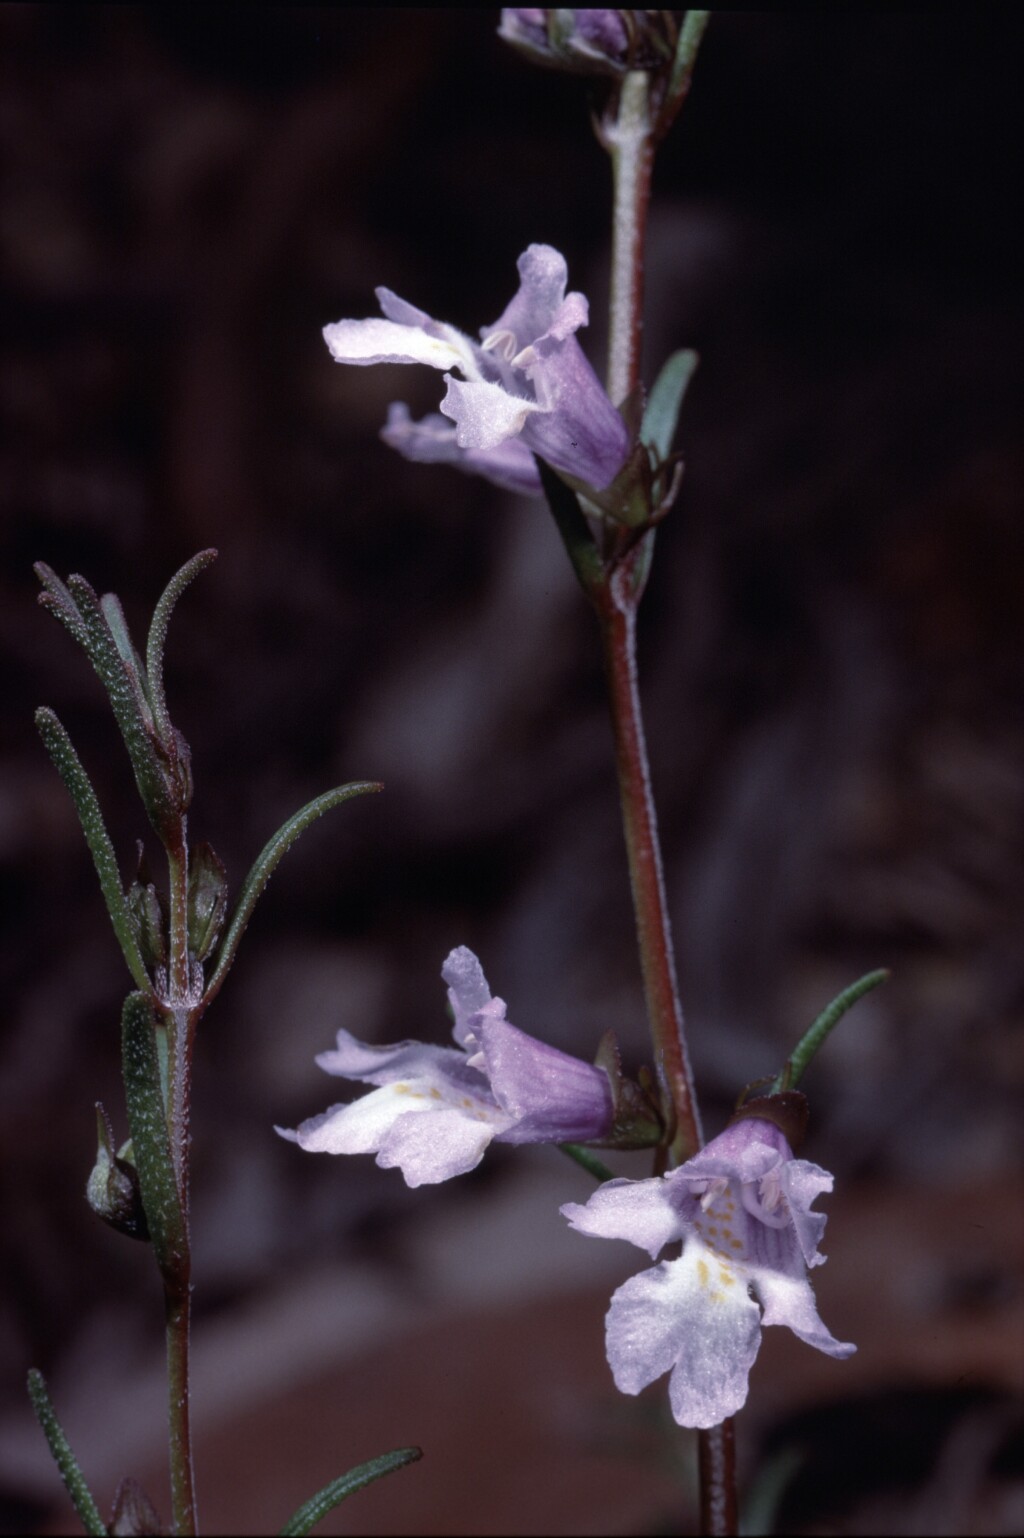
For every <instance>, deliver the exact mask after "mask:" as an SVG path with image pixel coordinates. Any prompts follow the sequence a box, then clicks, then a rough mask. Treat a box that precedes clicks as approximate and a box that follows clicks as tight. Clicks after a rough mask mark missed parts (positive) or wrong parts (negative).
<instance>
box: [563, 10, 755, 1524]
mask: <svg viewBox="0 0 1024 1538" xmlns="http://www.w3.org/2000/svg"><path fill="white" fill-rule="evenodd" d="M693 14H694V21H695V25H694V27H693V28H692V29H691V31H692V32H693V37H692V38H691V37H690V35H689V32H688V33H687V49H688V52H687V49H684V50H683V52H684V54H685V55H686V57H685V58H684V60H683V69H682V73H681V78H680V81H679V83H678V89H677V95H678V101H677V102H676V110H677V109H678V105H679V104H681V102H682V100H683V98H684V96H685V94H686V89H688V86H689V77H690V74H691V73H692V69H693V60H694V58H695V56H696V49H697V45H698V44H699V41H700V37H701V34H702V32H703V29H704V25H705V24H706V15H705V13H703V12H698V13H693ZM688 19H689V18H688ZM653 117H654V113H653V111H652V103H651V97H650V81H649V79H648V77H647V76H646V74H644V73H642V72H640V71H635V72H630V73H629V74H628V75H627V76H626V77H625V79H624V80H623V82H622V87H621V90H620V92H619V96H618V101H617V111H616V116H615V119H614V121H613V122H609V121H608V120H607V119H606V120H605V122H604V124H603V125H602V137H603V139H604V142H605V144H606V146H607V148H608V150H609V153H610V154H611V158H612V172H613V185H614V199H615V200H614V209H613V217H612V279H611V309H610V317H609V345H608V394H609V396H610V397H611V399H612V401H613V402H614V403H615V404H616V405H621V403H622V402H623V401H624V400H625V399H626V397H627V396H628V395H630V394H631V392H632V391H633V390H635V389H636V387H637V385H638V383H639V380H640V358H641V347H642V340H643V291H644V251H645V242H646V235H647V211H648V205H649V203H650V194H651V177H652V173H653V169H654V151H655V143H656V129H655V124H654V122H653ZM665 126H667V124H666V125H665ZM652 538H653V533H652V532H651V533H648V534H647V535H646V537H645V538H644V539H643V540H641V541H640V542H639V543H638V544H636V545H634V546H633V548H632V549H631V550H629V551H627V552H626V553H624V554H621V555H620V556H619V558H618V559H617V560H616V559H615V558H614V557H613V560H612V564H611V568H610V571H609V577H608V580H607V582H606V583H603V584H600V585H598V586H597V587H596V589H595V590H594V591H593V601H594V603H595V607H596V608H597V612H598V618H599V620H600V624H601V634H602V639H603V642H604V656H605V668H606V672H607V677H608V690H609V697H610V701H611V711H612V728H613V732H614V737H615V762H616V768H617V770H618V778H619V795H620V799H621V802H622V817H623V824H624V829H625V836H626V850H627V855H628V859H629V876H630V884H631V886H632V891H633V907H634V910H635V913H636V925H637V937H638V940H639V945H640V961H641V967H642V970H643V978H644V993H645V996H646V1000H647V1012H648V1018H649V1020H650V1025H651V1034H652V1039H653V1043H654V1052H655V1067H656V1071H657V1074H658V1079H659V1083H660V1086H661V1091H662V1096H663V1099H664V1100H665V1109H666V1112H668V1113H669V1114H672V1115H674V1127H673V1128H672V1129H671V1141H670V1143H669V1147H668V1151H667V1159H668V1164H669V1167H670V1168H674V1167H676V1166H678V1165H679V1164H681V1163H684V1162H685V1160H686V1159H687V1158H689V1157H690V1155H692V1154H694V1153H696V1151H697V1149H698V1148H700V1146H701V1144H702V1142H703V1136H702V1132H701V1125H700V1112H699V1110H698V1107H697V1100H696V1095H695V1092H694V1084H693V1073H692V1070H691V1067H690V1062H689V1056H688V1053H687V1047H686V1034H685V1028H684V1024H683V1012H682V1005H681V1003H680V999H679V987H678V984H677V981H676V972H675V961H674V957H673V950H672V936H671V929H670V924H669V917H668V908H667V904H666V900H665V882H664V875H663V869H662V858H661V846H660V843H659V840H658V828H657V821H656V817H655V811H654V799H653V795H652V792H651V783H650V772H649V766H648V760H647V747H646V742H645V739H644V729H643V718H642V716H641V712H640V696H639V691H638V687H637V676H636V610H637V605H638V604H639V601H640V597H641V594H642V591H643V585H644V579H645V573H646V569H647V565H648V562H649V557H650V549H649V545H650V540H651V539H652ZM698 1447H699V1470H700V1490H701V1497H700V1499H701V1532H702V1533H706V1534H714V1535H716V1538H718V1535H726V1534H733V1533H735V1532H736V1531H737V1510H736V1452H735V1439H734V1433H733V1424H732V1421H731V1420H730V1421H725V1422H724V1423H723V1424H722V1425H721V1426H715V1427H713V1428H712V1429H711V1430H710V1431H702V1432H701V1433H700V1437H699V1442H698Z"/></svg>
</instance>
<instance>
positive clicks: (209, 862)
mask: <svg viewBox="0 0 1024 1538" xmlns="http://www.w3.org/2000/svg"><path fill="white" fill-rule="evenodd" d="M227 907H228V880H227V872H226V871H225V869H224V866H223V864H222V862H221V861H220V859H219V858H218V856H217V855H215V854H214V852H213V850H212V849H211V848H210V846H209V844H207V843H202V844H199V845H197V847H196V850H195V853H194V854H193V856H192V868H191V870H190V871H189V874H188V948H189V950H190V951H191V952H192V955H193V956H194V957H195V959H196V961H205V960H206V957H207V956H209V954H210V952H211V951H212V950H213V947H214V946H215V945H216V943H217V940H218V938H219V937H220V931H221V926H222V925H223V923H224V915H225V913H226V912H227Z"/></svg>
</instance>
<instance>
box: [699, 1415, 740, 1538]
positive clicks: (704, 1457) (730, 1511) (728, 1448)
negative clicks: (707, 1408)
mask: <svg viewBox="0 0 1024 1538" xmlns="http://www.w3.org/2000/svg"><path fill="white" fill-rule="evenodd" d="M697 1435H698V1441H697V1458H698V1463H699V1467H700V1530H701V1532H702V1533H704V1534H706V1535H707V1538H732V1534H734V1533H737V1532H738V1531H739V1518H738V1514H737V1510H736V1433H735V1430H734V1428H733V1423H732V1421H731V1420H727V1421H723V1422H722V1424H721V1425H720V1426H712V1427H711V1429H710V1431H701V1432H698V1434H697Z"/></svg>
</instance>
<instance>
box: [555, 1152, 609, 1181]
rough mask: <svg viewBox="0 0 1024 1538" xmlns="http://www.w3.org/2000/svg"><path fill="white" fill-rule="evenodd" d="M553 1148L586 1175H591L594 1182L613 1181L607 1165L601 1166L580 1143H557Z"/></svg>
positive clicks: (598, 1160)
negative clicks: (565, 1155)
mask: <svg viewBox="0 0 1024 1538" xmlns="http://www.w3.org/2000/svg"><path fill="white" fill-rule="evenodd" d="M555 1146H556V1147H557V1148H559V1149H561V1151H562V1153H564V1154H567V1155H568V1157H569V1158H570V1159H572V1160H574V1161H575V1163H577V1164H578V1165H579V1166H580V1168H581V1169H585V1170H586V1172H587V1174H588V1175H593V1177H594V1179H595V1180H597V1181H599V1182H601V1183H603V1182H604V1181H606V1180H614V1179H615V1176H614V1175H613V1174H612V1172H611V1170H610V1169H609V1168H608V1166H607V1164H602V1163H601V1161H600V1159H597V1158H595V1157H594V1155H593V1154H592V1153H591V1152H590V1149H589V1148H584V1147H583V1145H582V1143H558V1144H556V1145H555Z"/></svg>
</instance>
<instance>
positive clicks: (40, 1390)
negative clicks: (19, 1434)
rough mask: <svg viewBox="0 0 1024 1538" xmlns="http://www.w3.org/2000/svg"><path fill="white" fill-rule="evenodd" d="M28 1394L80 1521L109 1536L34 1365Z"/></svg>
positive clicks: (91, 1531) (93, 1532)
mask: <svg viewBox="0 0 1024 1538" xmlns="http://www.w3.org/2000/svg"><path fill="white" fill-rule="evenodd" d="M28 1397H29V1398H30V1399H31V1401H32V1408H33V1410H35V1412H36V1416H37V1417H38V1420H39V1424H40V1426H42V1428H43V1435H44V1436H45V1438H46V1440H47V1442H48V1443H49V1446H50V1451H51V1453H52V1454H53V1461H54V1462H55V1463H56V1465H57V1467H58V1469H59V1470H60V1477H61V1479H63V1481H64V1484H65V1487H66V1489H67V1492H68V1494H69V1495H70V1497H71V1504H72V1505H73V1506H74V1508H75V1510H76V1511H77V1513H78V1520H79V1521H80V1522H81V1524H82V1526H83V1527H84V1528H85V1531H86V1532H87V1533H89V1534H91V1535H94V1538H106V1532H107V1527H106V1523H105V1522H104V1521H103V1518H102V1517H101V1516H100V1513H99V1507H98V1506H97V1505H96V1502H95V1501H94V1500H93V1497H92V1492H91V1491H90V1489H89V1486H88V1485H87V1484H86V1482H85V1478H84V1476H83V1474H82V1471H81V1469H80V1468H79V1467H78V1459H77V1458H76V1457H75V1455H74V1453H73V1452H72V1451H71V1444H70V1442H69V1441H68V1439H67V1437H66V1436H65V1435H64V1430H63V1427H62V1426H61V1424H60V1421H59V1420H58V1419H57V1412H56V1411H55V1410H54V1408H53V1404H52V1402H51V1400H50V1396H49V1394H48V1393H47V1389H46V1382H45V1380H44V1378H43V1375H42V1373H41V1372H38V1371H37V1370H36V1368H34V1367H33V1368H31V1369H30V1371H29V1375H28Z"/></svg>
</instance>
